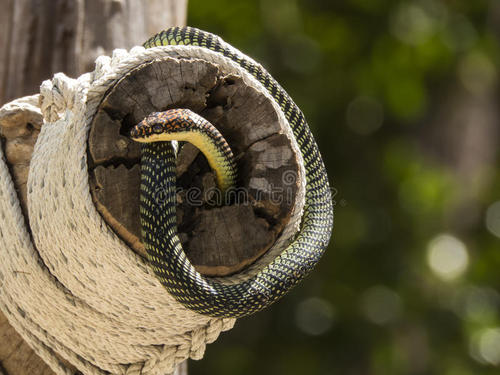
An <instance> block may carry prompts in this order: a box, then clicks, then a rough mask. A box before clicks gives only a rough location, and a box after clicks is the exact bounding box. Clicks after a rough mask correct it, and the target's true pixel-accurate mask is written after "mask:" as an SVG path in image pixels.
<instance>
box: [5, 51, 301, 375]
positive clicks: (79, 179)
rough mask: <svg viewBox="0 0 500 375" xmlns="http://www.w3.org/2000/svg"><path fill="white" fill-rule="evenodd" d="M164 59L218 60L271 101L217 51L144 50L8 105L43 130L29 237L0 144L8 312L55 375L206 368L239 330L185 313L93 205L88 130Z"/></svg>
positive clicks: (118, 54)
mask: <svg viewBox="0 0 500 375" xmlns="http://www.w3.org/2000/svg"><path fill="white" fill-rule="evenodd" d="M167 58H190V59H192V58H199V59H204V60H207V61H210V62H213V63H215V64H217V65H219V67H220V68H221V70H222V71H224V72H227V73H230V74H237V75H239V76H241V77H242V78H243V80H244V81H245V82H246V83H247V84H248V85H251V86H253V87H255V88H256V89H258V90H259V91H260V92H262V93H263V95H266V96H268V94H267V92H265V89H264V88H262V86H261V85H260V83H258V82H257V81H256V80H255V79H253V78H252V77H251V76H250V75H249V74H248V73H246V72H245V71H243V70H242V69H241V68H239V67H238V66H236V65H235V64H234V63H233V62H232V61H230V60H228V59H226V58H224V57H222V56H219V55H217V54H215V53H212V52H210V51H207V50H203V49H201V48H197V47H187V46H182V47H179V46H169V47H160V48H151V49H147V50H145V49H144V48H142V47H136V48H133V49H132V50H131V51H130V52H127V51H124V50H115V51H114V53H113V56H112V57H111V58H109V57H99V58H98V59H97V60H96V69H95V71H94V72H92V73H89V74H84V75H82V76H81V77H79V78H78V79H70V78H68V77H66V76H65V75H64V74H62V73H59V74H56V75H55V76H54V78H53V79H52V80H51V81H45V82H44V83H43V84H42V86H41V90H40V95H39V96H34V97H30V98H22V99H20V100H17V101H14V102H12V103H9V104H7V105H6V106H4V108H6V107H7V106H10V107H8V108H10V109H15V108H19V110H25V111H34V112H36V111H39V110H41V112H42V114H43V117H44V120H45V123H44V125H43V127H42V129H41V132H40V135H39V137H38V140H37V143H36V146H35V150H34V153H33V157H32V160H31V163H30V171H29V179H28V210H29V229H28V228H27V226H26V225H27V220H26V219H25V218H24V216H23V214H22V212H21V208H20V204H19V201H18V197H17V195H16V190H15V188H14V185H13V182H12V179H11V176H10V174H9V170H8V166H7V164H6V162H5V160H4V157H3V151H2V149H1V146H0V256H1V258H2V261H1V262H0V309H1V310H2V311H3V312H4V313H5V315H6V316H7V318H8V319H9V322H10V323H11V324H12V325H13V326H14V328H15V329H16V330H17V331H18V332H19V333H20V334H21V335H22V337H23V338H24V339H25V340H26V341H27V342H28V343H29V344H30V345H31V346H32V347H33V348H34V350H35V351H36V352H37V354H38V355H39V356H40V357H42V358H43V359H44V360H45V361H46V362H47V363H48V364H49V365H50V367H51V368H52V369H53V370H54V371H55V372H56V373H57V374H70V373H71V370H70V369H69V368H68V367H67V366H66V365H64V364H63V363H61V361H60V359H59V358H60V357H62V358H64V359H65V360H67V361H68V362H70V363H71V364H72V365H73V366H75V367H76V368H77V369H78V370H79V371H81V372H83V373H85V374H105V373H109V372H110V373H113V374H142V375H149V374H151V375H153V374H167V373H171V372H173V371H174V369H175V366H176V365H177V364H179V363H181V362H182V361H184V360H186V359H187V358H192V359H200V358H202V357H203V354H204V351H205V347H206V344H208V343H211V342H213V341H215V340H216V339H217V337H218V335H219V333H220V332H221V331H225V330H228V329H231V328H232V326H233V325H234V322H235V320H234V319H215V318H209V317H206V316H202V315H199V314H196V313H194V312H192V311H190V310H187V309H186V308H184V307H183V306H181V305H180V304H179V303H177V302H176V301H175V300H174V299H173V298H172V297H171V296H170V295H169V294H168V293H166V292H165V289H164V288H163V287H162V286H161V285H160V283H159V282H158V281H157V279H156V278H155V276H154V274H153V272H152V271H151V270H150V268H149V266H148V265H147V264H146V263H145V261H144V260H143V259H142V258H141V257H140V256H138V255H137V254H136V253H134V252H133V251H131V250H130V249H129V248H128V247H127V245H126V244H125V243H124V242H123V241H122V240H121V239H120V238H119V237H118V236H117V235H116V234H115V233H114V232H113V231H112V230H111V229H110V228H109V227H108V225H107V224H106V222H105V221H104V220H103V218H102V217H101V216H100V215H99V213H98V212H97V211H96V208H95V206H94V204H93V201H92V198H91V195H90V191H89V182H88V167H87V153H86V149H87V138H88V130H89V126H90V124H91V122H92V119H93V116H94V114H95V113H96V110H97V108H98V106H99V104H100V102H101V100H102V98H103V96H104V95H105V93H106V92H107V90H108V89H109V88H110V87H111V86H112V85H113V84H115V83H116V82H117V80H119V79H120V78H122V77H123V76H124V75H125V74H127V72H130V71H131V70H132V69H134V68H136V67H138V66H140V65H141V64H143V63H145V62H148V61H152V60H155V59H167ZM37 100H38V101H39V108H38V106H37V105H36V101H37ZM16 106H17V107H16ZM277 113H278V114H280V113H281V112H280V111H279V110H277ZM279 120H280V122H282V123H283V124H286V120H285V119H284V117H283V116H282V115H279ZM283 128H288V127H287V126H284V127H283ZM289 138H290V139H292V140H293V137H292V136H291V135H290V134H289ZM293 142H294V141H293ZM293 144H294V145H295V146H294V147H297V146H296V144H295V143H293ZM299 200H300V199H299ZM302 206H303V197H302V201H301V202H299V204H298V205H297V208H296V209H295V210H294V212H293V213H292V220H291V221H290V224H289V225H288V226H287V228H286V229H285V230H284V232H283V234H282V236H281V237H280V239H279V240H278V242H277V243H276V244H275V246H274V247H273V249H272V250H271V251H269V252H268V253H267V254H266V255H265V256H264V257H263V258H262V259H261V260H259V261H258V262H256V264H254V265H253V266H251V267H249V269H247V270H246V271H244V272H241V273H240V274H237V275H235V276H232V277H231V278H224V279H223V281H224V282H237V281H238V280H241V279H245V278H247V277H249V275H252V274H255V273H256V272H257V271H258V270H259V269H260V267H262V266H263V265H264V264H266V263H267V262H269V260H270V259H272V258H273V257H274V256H275V255H276V254H277V253H278V252H279V251H280V250H281V249H282V248H283V246H284V245H286V244H287V242H288V241H289V240H290V238H291V236H293V234H294V233H295V231H296V229H297V226H298V222H299V220H300V215H301V209H302ZM110 275H112V277H110ZM144 296H150V298H147V300H146V299H145V297H144Z"/></svg>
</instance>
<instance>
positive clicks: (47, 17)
mask: <svg viewBox="0 0 500 375" xmlns="http://www.w3.org/2000/svg"><path fill="white" fill-rule="evenodd" d="M186 10H187V0H149V1H141V0H122V1H113V0H86V1H81V0H64V1H52V0H42V1H35V2H33V1H31V0H0V105H1V104H3V103H6V102H7V101H10V100H12V99H14V98H18V97H21V96H24V95H30V94H34V93H36V92H38V88H39V86H40V83H41V82H42V81H43V80H44V79H49V78H51V77H52V75H53V74H54V73H56V72H59V71H61V72H64V73H66V74H67V75H69V76H73V77H76V76H78V75H80V74H82V73H85V72H87V71H90V70H92V69H93V67H94V60H95V58H96V57H97V56H99V55H101V54H108V55H109V54H110V53H111V51H112V50H113V49H114V48H130V47H132V46H134V45H140V44H141V43H142V42H144V41H145V40H146V39H147V38H148V37H149V36H151V35H153V34H154V33H156V32H158V31H160V30H161V29H163V28H166V27H169V26H176V25H184V24H185V20H186ZM18 116H19V117H17V118H14V117H10V118H6V117H5V118H4V120H5V121H3V122H2V123H0V135H1V136H0V141H2V143H3V146H4V150H5V153H6V159H7V162H8V164H9V166H10V168H11V172H12V175H13V179H14V183H15V186H16V189H17V190H18V192H19V197H20V201H21V205H22V207H23V211H24V212H25V213H26V181H27V176H28V170H29V161H30V159H31V154H32V152H33V145H34V143H35V141H36V137H37V135H38V132H39V127H40V125H41V121H40V117H39V116H37V115H31V114H27V113H25V114H19V115H18ZM179 368H180V370H179V369H178V371H181V372H180V373H182V374H185V373H186V371H185V368H182V366H180V367H179ZM0 369H3V370H4V372H5V373H6V374H9V375H24V374H32V375H45V374H47V375H48V374H52V371H51V370H50V368H49V367H48V366H46V365H45V364H44V363H43V362H42V360H41V359H40V358H39V357H38V356H36V355H35V353H34V352H33V350H32V349H31V348H30V347H29V346H28V345H27V344H26V343H25V342H24V341H23V340H22V339H21V337H20V336H19V335H17V333H15V331H14V329H13V328H12V327H11V326H10V325H9V324H8V322H7V320H6V318H5V316H4V315H3V314H2V313H1V312H0Z"/></svg>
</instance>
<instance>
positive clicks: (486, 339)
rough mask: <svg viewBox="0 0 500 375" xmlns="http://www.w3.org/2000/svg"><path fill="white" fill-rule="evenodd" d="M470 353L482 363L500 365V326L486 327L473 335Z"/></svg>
mask: <svg viewBox="0 0 500 375" xmlns="http://www.w3.org/2000/svg"><path fill="white" fill-rule="evenodd" d="M470 354H471V356H472V357H473V358H474V359H475V360H476V361H478V362H480V363H484V364H490V365H494V366H498V365H500V328H498V327H495V328H486V329H484V330H481V331H479V332H477V333H476V334H475V335H473V337H472V340H471V345H470Z"/></svg>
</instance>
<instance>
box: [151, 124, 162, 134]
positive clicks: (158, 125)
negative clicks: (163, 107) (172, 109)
mask: <svg viewBox="0 0 500 375" xmlns="http://www.w3.org/2000/svg"><path fill="white" fill-rule="evenodd" d="M153 131H154V132H155V133H161V132H163V126H161V125H160V124H156V125H155V126H153Z"/></svg>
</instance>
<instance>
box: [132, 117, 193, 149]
mask: <svg viewBox="0 0 500 375" xmlns="http://www.w3.org/2000/svg"><path fill="white" fill-rule="evenodd" d="M190 115H191V116H192V115H194V114H192V113H191V111H189V110H187V109H170V110H168V111H164V112H153V113H151V114H149V115H148V116H147V117H146V118H144V120H142V121H141V122H139V123H138V124H137V125H135V126H134V127H133V128H132V129H131V130H130V137H131V138H132V139H133V140H134V141H137V142H152V141H155V140H162V139H163V137H162V139H160V138H159V137H160V135H162V136H165V135H166V134H171V133H175V132H179V131H182V130H187V129H189V127H190V125H191V124H192V121H189V118H190V117H189V116H190Z"/></svg>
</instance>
